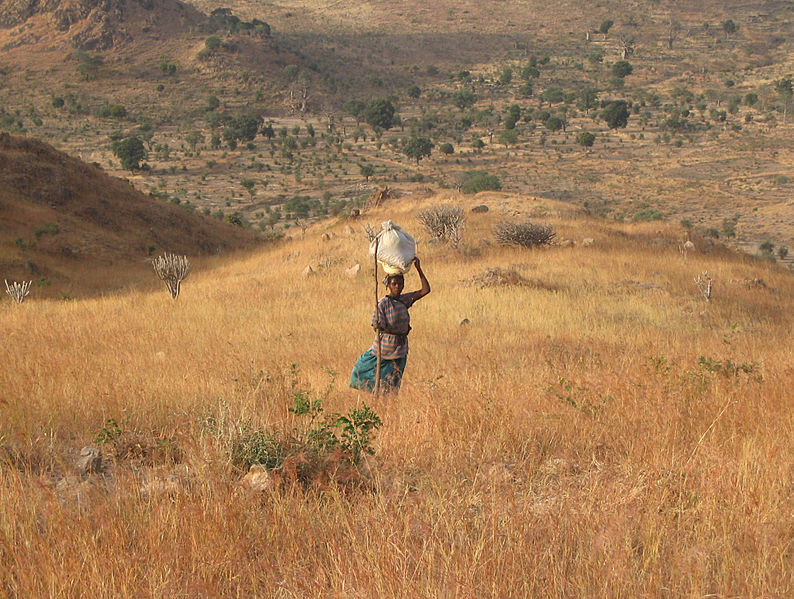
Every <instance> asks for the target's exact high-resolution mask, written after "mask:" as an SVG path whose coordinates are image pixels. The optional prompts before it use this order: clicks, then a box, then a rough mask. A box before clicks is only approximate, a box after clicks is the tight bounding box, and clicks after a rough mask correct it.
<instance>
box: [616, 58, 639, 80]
mask: <svg viewBox="0 0 794 599" xmlns="http://www.w3.org/2000/svg"><path fill="white" fill-rule="evenodd" d="M633 71H634V67H633V66H631V63H630V62H628V61H626V60H619V61H617V62H616V63H615V64H613V65H612V74H613V75H614V76H615V77H617V78H618V79H623V78H624V77H626V76H627V75H631V73H632V72H633Z"/></svg>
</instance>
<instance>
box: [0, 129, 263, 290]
mask: <svg viewBox="0 0 794 599" xmlns="http://www.w3.org/2000/svg"><path fill="white" fill-rule="evenodd" d="M0 186H1V187H2V189H3V195H2V197H0V239H2V242H0V276H1V277H3V278H7V279H9V280H22V279H33V280H34V281H37V282H42V284H43V287H44V288H43V289H42V292H43V293H50V294H56V293H58V294H59V293H69V294H70V295H76V294H82V293H86V292H93V291H98V290H103V289H108V288H112V287H118V286H121V285H123V284H125V283H128V282H129V281H130V276H131V275H133V273H134V274H135V275H136V276H137V274H139V273H140V272H141V271H142V270H143V269H145V268H148V266H147V265H146V261H147V258H148V257H149V256H151V255H153V254H154V255H156V254H159V253H161V252H166V251H168V252H177V253H180V254H187V255H188V256H198V255H211V254H217V253H219V252H222V251H231V250H239V249H242V248H246V247H251V246H253V245H254V244H255V243H256V237H255V236H254V235H253V234H252V233H250V232H248V231H246V230H244V229H242V228H240V227H235V226H232V225H229V224H226V223H223V222H221V221H218V220H216V219H210V218H206V217H203V216H201V215H199V214H196V213H194V212H192V211H190V210H186V209H184V208H179V207H177V206H175V205H173V204H167V203H164V202H161V201H157V200H155V199H153V198H151V197H149V196H146V195H144V194H142V193H141V192H139V191H136V190H135V189H134V188H133V187H132V185H131V184H130V183H129V182H127V181H124V180H121V179H117V178H114V177H110V176H109V175H107V174H105V173H104V172H103V171H102V169H101V168H99V167H98V166H95V165H90V164H86V163H84V162H81V161H79V160H77V159H75V158H72V157H70V156H68V155H66V154H64V153H63V152H59V151H57V150H55V149H54V148H52V147H51V146H49V145H47V144H45V143H43V142H40V141H35V140H30V139H25V138H20V137H12V136H10V135H8V134H1V135H0ZM126 267H132V270H131V271H130V270H127V268H126ZM100 273H103V274H104V275H105V276H107V277H108V279H107V281H106V282H103V281H102V280H101V279H102V277H101V276H100Z"/></svg>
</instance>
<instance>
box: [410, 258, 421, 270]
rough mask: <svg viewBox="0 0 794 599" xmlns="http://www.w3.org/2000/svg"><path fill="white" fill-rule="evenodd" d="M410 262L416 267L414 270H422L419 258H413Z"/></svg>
mask: <svg viewBox="0 0 794 599" xmlns="http://www.w3.org/2000/svg"><path fill="white" fill-rule="evenodd" d="M411 262H412V263H413V264H414V265H415V266H416V270H419V269H421V268H422V265H421V263H420V262H419V256H414V259H413V260H411Z"/></svg>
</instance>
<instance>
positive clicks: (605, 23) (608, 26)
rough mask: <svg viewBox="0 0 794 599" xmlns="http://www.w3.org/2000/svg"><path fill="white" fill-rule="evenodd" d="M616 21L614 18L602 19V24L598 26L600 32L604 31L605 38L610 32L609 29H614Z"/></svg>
mask: <svg viewBox="0 0 794 599" xmlns="http://www.w3.org/2000/svg"><path fill="white" fill-rule="evenodd" d="M614 24H615V22H614V21H612V20H606V21H601V25H600V26H599V27H598V33H602V34H603V35H604V39H606V37H607V35H608V34H609V30H610V29H612V25H614Z"/></svg>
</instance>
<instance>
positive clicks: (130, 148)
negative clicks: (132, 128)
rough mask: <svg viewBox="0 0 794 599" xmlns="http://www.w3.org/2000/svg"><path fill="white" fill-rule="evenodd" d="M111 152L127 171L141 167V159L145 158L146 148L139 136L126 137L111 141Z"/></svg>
mask: <svg viewBox="0 0 794 599" xmlns="http://www.w3.org/2000/svg"><path fill="white" fill-rule="evenodd" d="M113 154H114V155H115V156H116V157H117V158H118V159H119V160H120V161H121V167H122V168H123V169H125V170H128V171H135V170H138V169H140V168H141V166H140V162H141V160H143V159H145V158H146V148H145V147H144V146H143V142H142V141H141V140H140V138H139V137H136V136H132V137H127V138H125V139H123V140H121V141H117V142H114V143H113Z"/></svg>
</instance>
